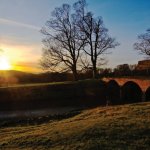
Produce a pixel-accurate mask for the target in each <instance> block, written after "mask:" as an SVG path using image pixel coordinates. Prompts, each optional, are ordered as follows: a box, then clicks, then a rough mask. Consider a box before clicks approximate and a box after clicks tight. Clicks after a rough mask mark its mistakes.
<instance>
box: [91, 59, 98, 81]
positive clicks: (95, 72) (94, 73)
mask: <svg viewBox="0 0 150 150" xmlns="http://www.w3.org/2000/svg"><path fill="white" fill-rule="evenodd" d="M92 64H93V78H94V79H96V78H97V67H96V61H93V62H92Z"/></svg>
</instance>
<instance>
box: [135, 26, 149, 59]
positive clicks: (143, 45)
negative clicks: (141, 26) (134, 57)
mask: <svg viewBox="0 0 150 150" xmlns="http://www.w3.org/2000/svg"><path fill="white" fill-rule="evenodd" d="M138 40H139V41H138V42H137V43H135V44H134V48H135V49H136V50H138V51H140V54H144V55H146V56H148V58H150V29H147V32H146V33H144V34H141V35H139V36H138Z"/></svg>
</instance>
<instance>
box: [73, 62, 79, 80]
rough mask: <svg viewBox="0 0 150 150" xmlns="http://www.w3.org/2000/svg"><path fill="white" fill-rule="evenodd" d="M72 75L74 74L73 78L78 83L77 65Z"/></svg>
mask: <svg viewBox="0 0 150 150" xmlns="http://www.w3.org/2000/svg"><path fill="white" fill-rule="evenodd" d="M72 73H73V78H74V80H75V81H78V73H77V67H76V65H74V66H73V67H72Z"/></svg>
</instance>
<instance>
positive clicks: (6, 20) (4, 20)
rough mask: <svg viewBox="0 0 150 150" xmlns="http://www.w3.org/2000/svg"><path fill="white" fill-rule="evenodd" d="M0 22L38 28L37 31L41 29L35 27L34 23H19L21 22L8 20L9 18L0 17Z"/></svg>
mask: <svg viewBox="0 0 150 150" xmlns="http://www.w3.org/2000/svg"><path fill="white" fill-rule="evenodd" d="M0 23H3V24H7V25H14V26H19V27H24V28H28V29H33V30H38V31H39V30H40V29H41V28H40V27H37V26H34V25H30V24H25V23H21V22H16V21H13V20H9V19H4V18H0Z"/></svg>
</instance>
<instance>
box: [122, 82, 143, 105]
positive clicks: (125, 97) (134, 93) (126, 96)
mask: <svg viewBox="0 0 150 150" xmlns="http://www.w3.org/2000/svg"><path fill="white" fill-rule="evenodd" d="M121 99H122V101H123V103H136V102H141V101H142V89H141V88H140V86H139V85H138V84H137V83H135V82H133V81H128V82H126V83H125V84H124V85H123V86H122V87H121Z"/></svg>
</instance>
